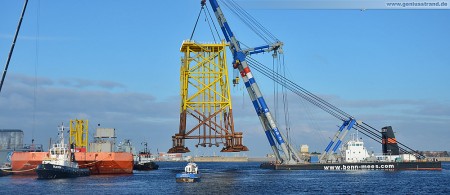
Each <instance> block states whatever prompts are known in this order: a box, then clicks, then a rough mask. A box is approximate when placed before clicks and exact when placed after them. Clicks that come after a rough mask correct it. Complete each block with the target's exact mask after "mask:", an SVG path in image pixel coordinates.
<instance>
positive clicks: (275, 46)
mask: <svg viewBox="0 0 450 195" xmlns="http://www.w3.org/2000/svg"><path fill="white" fill-rule="evenodd" d="M209 3H210V5H211V7H212V9H213V11H214V13H215V16H216V19H217V21H218V23H219V25H220V28H221V30H222V33H223V35H224V36H225V40H226V41H227V42H228V43H229V44H230V45H229V48H230V50H231V53H232V54H233V68H234V69H237V70H239V72H240V74H241V77H242V80H243V81H244V84H245V87H246V89H247V92H248V94H249V96H250V99H251V101H252V103H253V106H254V108H255V111H256V114H257V115H258V117H259V119H260V122H261V125H262V127H263V129H264V131H265V134H266V136H267V139H268V140H269V143H270V145H271V148H272V150H273V152H274V154H275V156H276V158H277V161H278V163H281V164H294V163H297V162H301V161H302V160H301V159H300V158H299V156H298V155H297V154H298V153H297V152H296V151H295V150H294V148H293V147H292V146H291V144H290V143H289V142H287V140H286V139H285V138H284V136H283V134H282V132H280V130H279V128H278V126H277V123H276V121H275V119H274V117H273V115H272V114H271V112H270V110H269V108H268V106H267V104H266V102H265V100H264V97H263V95H262V93H261V91H260V89H259V86H258V84H257V82H256V80H255V77H254V76H253V74H252V72H251V71H250V66H251V67H252V68H254V69H255V70H257V71H258V72H260V73H262V74H263V75H264V76H266V77H268V78H269V79H271V80H273V81H275V82H276V83H278V84H280V85H281V86H283V87H285V88H286V89H288V90H290V91H291V92H293V93H295V94H296V95H298V96H299V97H301V98H303V99H305V100H307V101H308V102H310V103H311V104H313V105H315V106H317V107H319V108H320V109H322V110H324V111H325V112H327V113H329V114H331V115H332V116H334V117H335V118H337V119H339V120H341V121H342V122H343V124H342V125H341V127H340V128H339V130H338V131H337V132H336V134H335V136H334V138H333V139H332V140H331V141H330V143H329V144H328V145H327V147H326V148H325V150H324V152H323V154H322V155H321V157H320V158H321V160H326V158H327V156H328V155H329V154H330V153H331V152H335V151H336V149H337V148H338V147H339V145H340V144H341V143H342V140H343V139H344V138H345V136H346V134H347V133H348V131H349V130H350V129H355V130H358V131H359V132H361V133H362V134H364V135H366V136H367V137H369V138H371V139H373V140H375V141H376V142H378V143H382V142H385V141H386V140H384V139H383V137H382V136H381V135H380V131H379V130H377V129H375V128H374V127H372V126H370V125H368V124H367V123H365V122H362V121H357V120H356V119H355V118H354V117H353V116H352V115H350V114H347V113H346V112H344V111H342V110H341V109H339V108H337V107H336V106H333V105H332V104H330V103H328V102H327V101H325V100H323V99H322V98H320V97H318V96H316V95H314V94H313V93H311V92H309V91H308V90H306V89H304V88H302V87H300V86H299V85H297V84H296V83H294V82H292V81H291V80H289V79H287V78H285V77H284V76H283V75H280V74H279V73H277V72H275V71H273V70H271V69H269V68H268V67H266V66H264V65H263V64H261V63H259V62H258V61H256V60H255V59H253V58H252V57H251V55H252V54H258V53H263V52H273V55H274V56H276V55H277V53H282V46H283V43H282V42H280V41H278V40H277V41H276V42H274V43H271V44H268V45H264V46H260V47H254V48H250V49H245V50H243V49H242V48H241V46H240V42H239V41H238V39H237V38H236V35H235V34H234V33H233V31H232V30H231V27H230V25H229V23H228V22H227V20H226V17H225V15H224V14H223V12H222V10H221V8H220V6H219V4H218V2H217V0H209ZM223 3H224V4H227V2H226V1H224V2H223ZM205 4H206V0H202V1H201V5H202V7H203V6H204V5H205ZM228 4H233V1H231V3H230V2H228ZM231 7H233V8H234V9H233V8H232V11H233V12H234V13H237V11H236V10H235V9H240V7H239V6H237V5H235V4H234V5H231ZM238 15H239V14H238ZM246 16H249V15H248V13H246V12H245V11H244V13H243V14H242V13H241V17H246ZM251 22H255V20H254V19H253V18H252V19H250V20H248V21H247V24H248V23H251ZM256 26H257V27H259V28H261V27H260V25H259V24H257V25H256ZM262 29H263V30H264V31H265V33H268V34H270V32H268V31H267V29H264V28H262ZM266 42H267V41H266ZM395 143H397V144H398V145H399V150H400V151H401V152H403V153H408V154H413V155H415V156H416V157H417V158H419V159H424V158H425V156H423V155H422V154H420V153H418V152H417V151H415V150H413V149H411V148H409V147H408V146H406V145H404V144H402V143H400V142H398V141H395ZM333 145H334V147H333ZM332 147H333V149H332V150H330V149H331V148H332ZM280 152H282V153H283V156H282V155H281V154H280Z"/></svg>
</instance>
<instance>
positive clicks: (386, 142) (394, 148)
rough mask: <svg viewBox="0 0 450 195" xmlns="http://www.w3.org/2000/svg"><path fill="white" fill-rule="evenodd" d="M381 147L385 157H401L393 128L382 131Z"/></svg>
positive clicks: (385, 128)
mask: <svg viewBox="0 0 450 195" xmlns="http://www.w3.org/2000/svg"><path fill="white" fill-rule="evenodd" d="M381 145H382V149H383V154H384V155H399V154H400V153H399V149H398V145H397V140H396V139H395V135H394V131H393V130H392V127H391V126H387V127H383V128H382V129H381Z"/></svg>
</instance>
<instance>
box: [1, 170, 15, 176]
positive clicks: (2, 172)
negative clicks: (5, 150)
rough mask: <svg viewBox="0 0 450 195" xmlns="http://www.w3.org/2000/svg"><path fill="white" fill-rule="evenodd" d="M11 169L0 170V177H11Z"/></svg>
mask: <svg viewBox="0 0 450 195" xmlns="http://www.w3.org/2000/svg"><path fill="white" fill-rule="evenodd" d="M11 171H12V170H11V169H0V177H3V176H7V175H12V172H11Z"/></svg>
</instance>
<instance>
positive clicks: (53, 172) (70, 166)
mask: <svg viewBox="0 0 450 195" xmlns="http://www.w3.org/2000/svg"><path fill="white" fill-rule="evenodd" d="M36 173H37V175H38V178H39V179H58V178H73V177H82V176H89V175H90V171H89V169H80V168H78V163H77V162H76V161H75V155H74V153H73V152H72V151H71V149H70V148H68V147H67V144H64V126H62V125H61V127H60V128H59V142H58V143H56V144H53V147H52V148H51V149H50V151H49V158H47V159H45V160H43V161H42V164H40V165H38V167H37V168H36Z"/></svg>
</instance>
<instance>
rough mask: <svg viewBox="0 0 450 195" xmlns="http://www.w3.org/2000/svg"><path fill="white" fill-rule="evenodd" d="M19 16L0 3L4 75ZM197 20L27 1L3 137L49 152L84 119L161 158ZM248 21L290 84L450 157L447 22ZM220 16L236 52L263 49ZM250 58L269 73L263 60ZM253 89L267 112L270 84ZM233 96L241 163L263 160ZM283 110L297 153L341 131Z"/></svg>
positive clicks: (257, 135) (355, 17) (331, 14)
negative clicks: (269, 38)
mask: <svg viewBox="0 0 450 195" xmlns="http://www.w3.org/2000/svg"><path fill="white" fill-rule="evenodd" d="M237 2H240V1H237ZM22 5H23V2H22V1H0V18H1V20H0V62H2V63H4V62H5V61H6V57H7V54H8V52H9V48H10V45H11V41H12V38H13V34H14V31H15V28H16V25H17V21H18V17H19V15H20V12H21V8H22ZM199 9H200V8H199V2H198V1H186V0H183V1H182V0H177V1H173V2H170V3H168V2H166V1H54V0H42V1H37V0H32V1H30V2H29V5H28V9H27V12H26V14H25V18H24V22H23V24H22V29H21V32H20V35H19V38H18V41H17V44H16V48H15V52H14V54H13V58H12V60H11V64H10V68H9V71H8V75H7V78H6V81H5V85H4V88H3V90H2V93H1V94H0V107H1V109H0V129H2V128H18V129H23V130H24V131H25V139H26V140H25V142H26V143H28V142H30V141H29V140H31V137H34V138H35V139H36V142H39V143H48V139H49V138H50V137H55V136H56V126H57V125H58V124H60V123H61V122H66V123H67V122H68V121H69V120H70V119H74V118H87V119H89V120H90V124H91V125H90V127H91V128H90V131H91V133H93V131H94V128H95V125H96V124H98V123H100V124H102V126H104V127H113V128H116V129H117V133H118V137H119V138H120V140H121V139H124V138H130V139H131V140H132V141H133V142H134V143H135V145H137V146H139V143H141V142H142V141H148V142H149V143H150V144H149V146H150V147H151V148H153V149H155V148H158V149H159V151H167V150H168V149H169V148H170V147H171V136H172V135H173V134H175V133H176V132H177V128H178V120H179V118H178V113H179V108H178V107H179V97H178V94H179V66H180V57H181V53H180V52H179V48H180V46H181V43H182V41H183V40H185V39H188V38H189V36H190V34H191V32H192V28H193V25H194V22H195V19H196V17H197V14H198V11H199ZM247 11H248V12H249V13H250V14H252V15H253V16H254V17H255V18H257V19H258V20H259V22H260V23H262V24H263V25H264V26H265V27H266V28H267V29H269V30H270V31H271V33H273V34H274V35H275V36H277V38H278V39H279V40H281V41H283V42H284V51H285V61H286V65H287V67H288V70H289V75H288V76H289V78H290V79H292V80H294V81H295V82H296V83H297V84H299V85H300V86H302V87H304V88H306V89H308V90H310V91H312V92H314V93H315V94H317V95H319V96H321V97H323V98H324V99H326V100H328V101H329V102H331V103H332V104H334V105H336V106H337V107H339V108H341V109H343V110H344V111H346V112H348V113H350V114H352V115H354V116H355V117H357V118H358V119H360V120H363V121H365V122H366V123H368V124H371V125H372V126H374V127H377V128H381V127H383V126H386V125H392V126H393V127H394V129H395V131H396V132H397V139H398V140H400V141H401V142H402V143H404V144H406V145H408V146H410V147H412V148H414V149H418V150H450V145H449V144H448V140H447V139H448V137H450V131H449V130H450V129H449V127H450V91H449V83H450V77H449V76H448V75H449V73H450V70H449V69H450V68H449V66H450V53H449V51H450V36H449V35H450V26H449V24H450V12H449V11H448V10H366V11H360V10H299V9H253V8H252V7H247ZM224 12H225V14H226V16H227V19H228V21H229V22H230V25H231V27H232V28H233V31H234V32H235V34H236V36H237V38H238V39H239V40H241V41H242V42H244V43H246V44H247V45H252V46H259V45H262V44H263V42H262V41H261V40H259V39H256V38H254V37H255V35H254V34H253V33H252V31H250V30H249V29H247V28H246V27H245V26H244V25H243V24H242V23H241V22H240V21H238V19H237V17H236V16H235V15H233V14H231V13H230V11H229V10H228V9H225V8H224ZM210 34H211V33H210V31H209V27H208V26H207V24H206V22H205V21H204V17H203V18H201V20H200V21H199V25H198V27H197V30H196V34H195V36H194V40H197V41H200V42H212V36H211V35H210ZM228 57H229V60H230V59H231V55H230V54H229V56H228ZM256 58H257V59H259V60H260V61H262V62H267V65H268V66H271V57H270V55H258V56H256ZM3 65H4V64H2V69H3ZM230 68H231V67H230ZM230 72H231V69H230ZM255 77H256V79H257V81H258V82H259V84H260V87H261V88H262V91H263V93H264V94H265V95H266V96H267V99H268V101H269V102H270V101H271V99H273V98H271V97H270V95H271V94H272V91H273V84H272V83H271V82H270V81H268V80H267V79H265V78H263V76H262V75H260V74H258V73H257V72H256V73H255ZM232 95H233V96H235V98H234V100H233V101H234V102H233V104H234V107H233V108H234V114H235V118H236V119H235V122H236V129H238V130H240V131H243V132H244V142H245V144H246V145H247V146H248V147H249V148H250V150H251V151H250V152H248V153H247V154H248V155H250V156H262V155H264V154H266V153H269V152H270V147H269V144H268V143H267V141H266V138H265V136H264V134H263V133H262V130H261V127H260V124H259V121H258V119H257V117H256V115H255V114H254V111H253V110H252V109H253V108H252V107H251V105H250V101H249V98H248V96H247V94H244V95H243V91H242V85H241V86H240V87H237V88H232ZM290 105H291V107H292V109H291V120H292V121H295V123H294V124H293V127H292V129H293V133H292V134H293V139H294V141H295V142H296V144H297V145H300V144H308V145H310V148H311V150H314V151H321V150H323V149H324V147H325V146H326V144H327V142H328V138H329V137H331V136H333V134H334V132H335V131H336V130H337V127H336V125H340V124H339V123H340V122H339V121H337V120H335V119H333V118H331V117H330V116H327V115H326V114H325V113H323V112H322V111H320V110H318V109H316V108H314V107H313V106H311V105H307V104H305V103H302V101H300V100H299V99H298V98H296V97H294V96H292V98H291V100H290ZM120 140H118V141H120ZM194 144H195V143H194V141H191V142H188V143H187V146H188V147H189V148H194ZM367 144H368V146H369V147H370V148H372V149H373V150H375V152H379V151H380V148H381V147H380V146H379V145H377V144H375V143H367ZM199 150H200V151H199V152H200V153H201V152H205V151H206V152H216V153H218V151H219V150H220V149H199Z"/></svg>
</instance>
